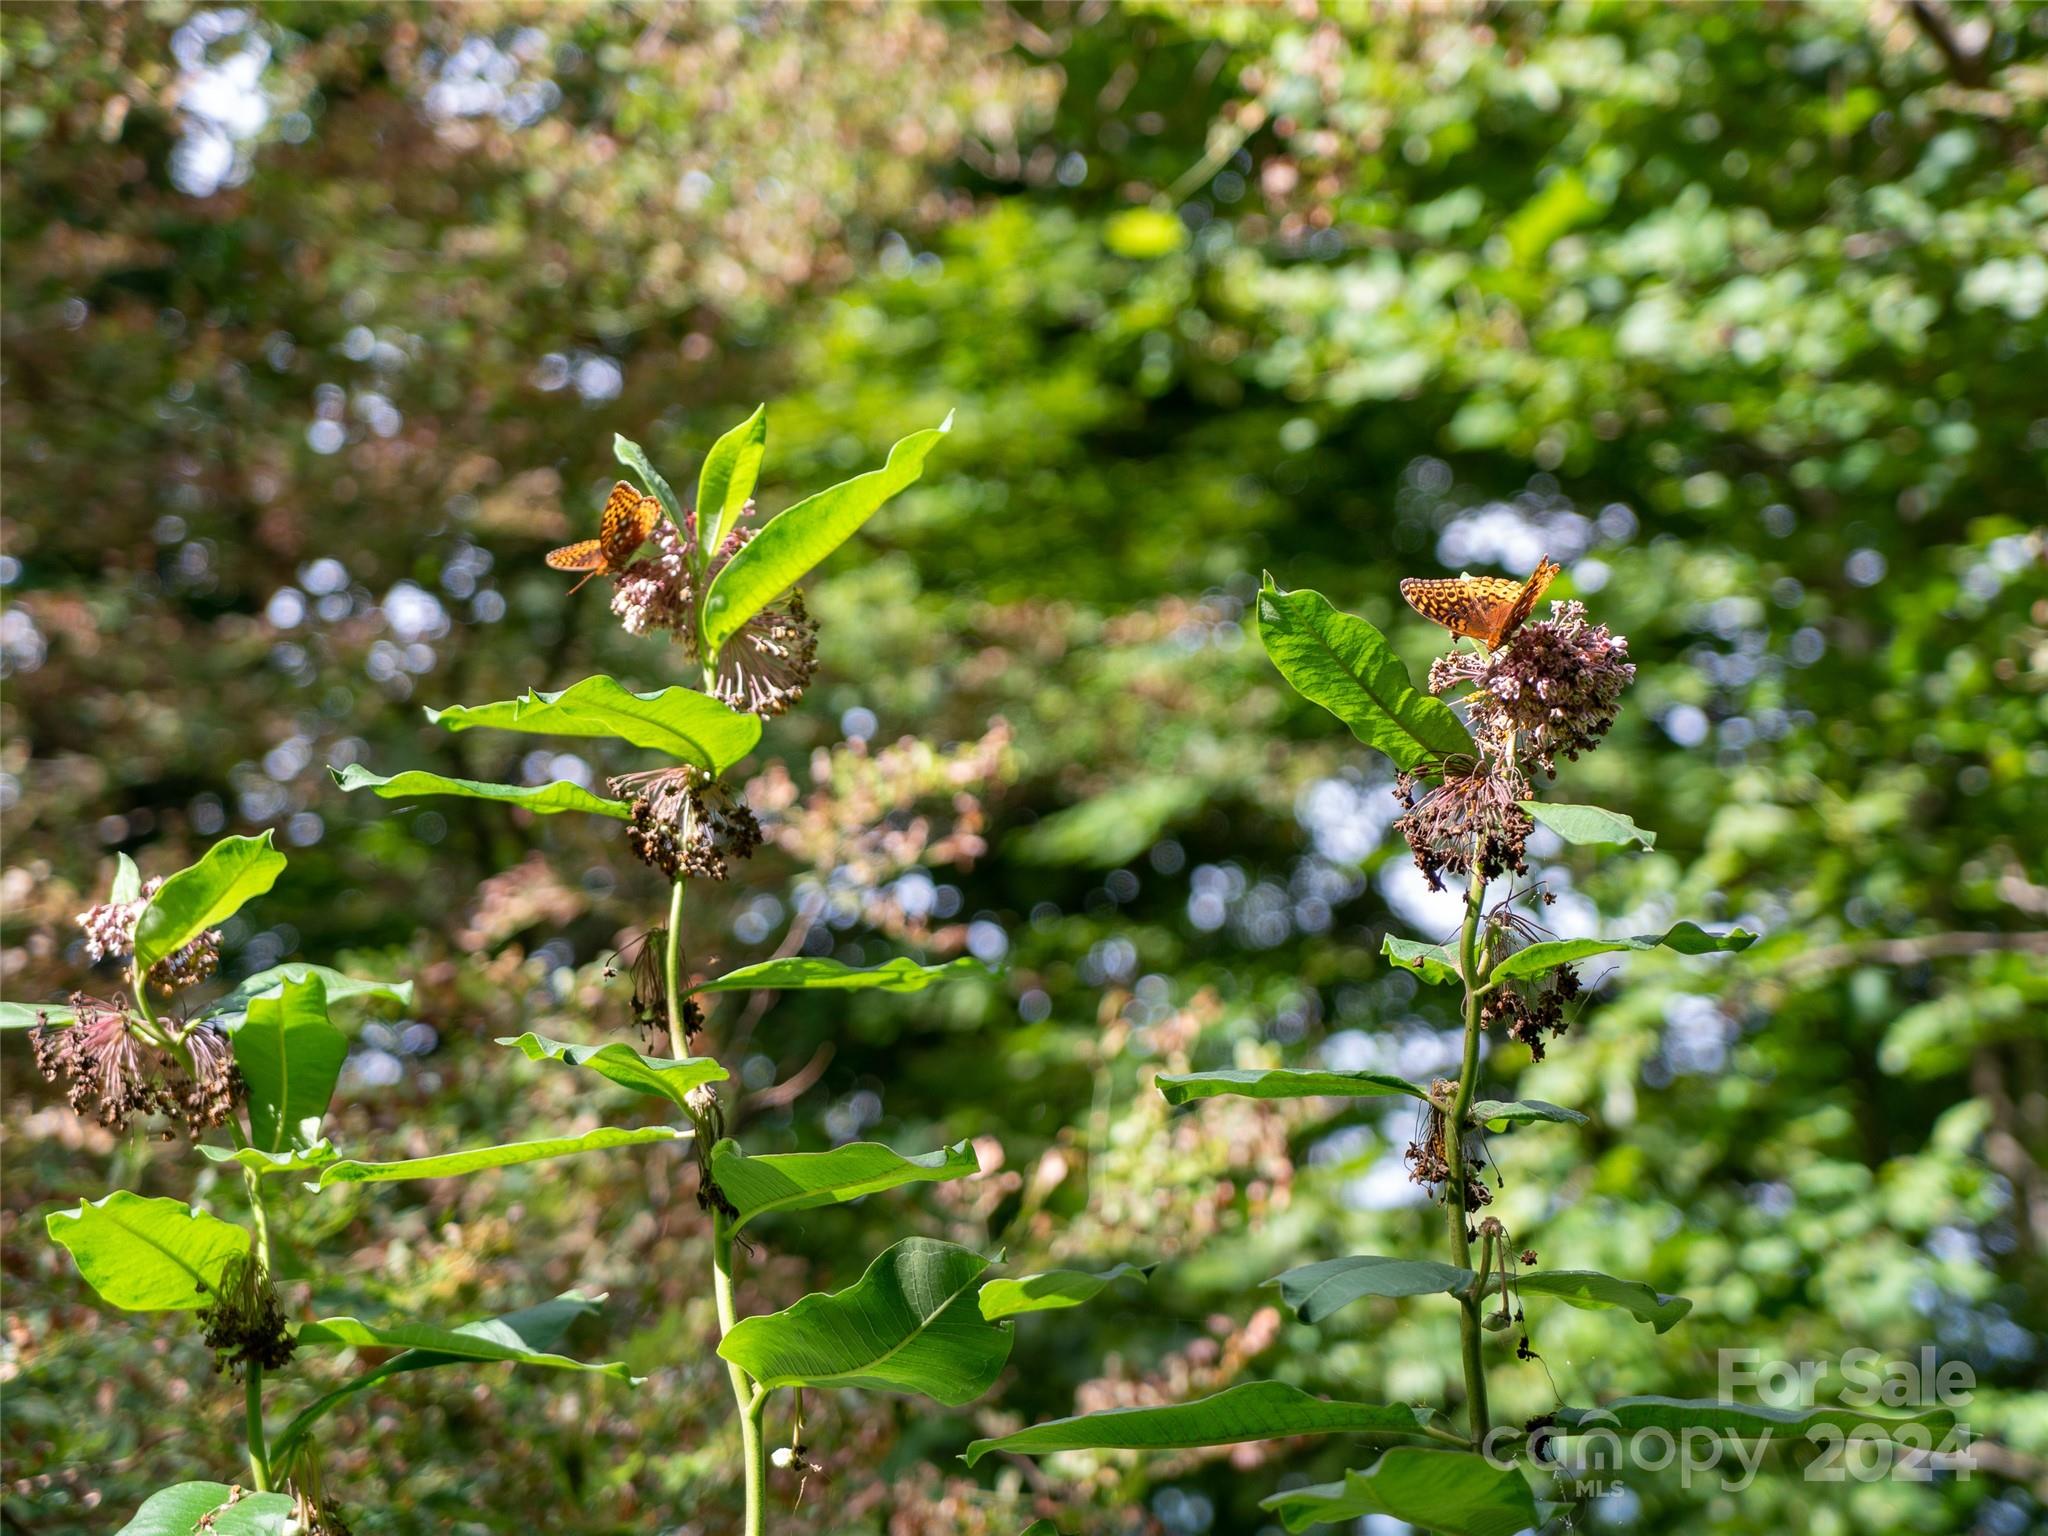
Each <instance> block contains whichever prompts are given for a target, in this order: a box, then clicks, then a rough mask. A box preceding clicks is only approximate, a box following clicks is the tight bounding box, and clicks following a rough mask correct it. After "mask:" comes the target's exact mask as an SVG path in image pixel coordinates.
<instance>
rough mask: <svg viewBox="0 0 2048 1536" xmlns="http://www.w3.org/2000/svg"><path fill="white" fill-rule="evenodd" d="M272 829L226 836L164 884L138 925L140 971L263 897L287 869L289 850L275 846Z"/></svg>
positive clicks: (158, 889) (137, 948) (136, 971)
mask: <svg viewBox="0 0 2048 1536" xmlns="http://www.w3.org/2000/svg"><path fill="white" fill-rule="evenodd" d="M270 838H271V834H270V833H268V832H265V833H263V834H262V835H261V836H260V837H224V838H222V839H221V840H220V841H219V842H217V843H215V844H214V845H213V846H212V847H211V848H209V849H207V850H206V853H205V854H204V855H203V856H202V857H201V858H200V860H199V862H198V863H197V864H194V865H192V866H191V867H190V868H189V869H181V870H179V871H178V872H177V873H176V874H175V875H172V876H171V877H170V879H168V880H166V881H165V882H164V883H163V884H162V885H160V886H158V887H157V893H156V895H155V896H153V897H152V898H150V903H149V905H148V906H147V907H145V908H143V911H142V916H141V918H140V919H139V920H138V921H137V922H136V924H135V973H136V975H138V976H140V975H142V974H144V973H145V972H147V971H148V970H149V968H150V967H151V966H153V965H155V964H156V963H157V961H159V960H161V959H163V957H164V956H165V955H170V954H175V953H177V951H179V950H181V949H183V948H184V947H185V946H186V945H187V944H190V943H191V942H192V941H193V940H194V939H196V938H198V937H199V935H201V934H202V933H204V932H206V930H207V929H209V928H216V927H218V926H219V925H220V924H222V923H224V922H226V921H227V920H228V919H229V918H231V917H233V916H234V915H235V913H236V912H237V911H239V910H240V909H241V907H242V904H243V903H244V902H247V901H250V900H253V899H254V898H255V897H258V896H261V895H262V894H263V893H264V892H265V891H267V890H269V889H270V888H271V887H272V886H273V885H275V884H276V883H277V877H278V876H279V875H281V874H283V873H284V855H283V854H281V853H279V852H278V851H277V850H276V849H275V848H272V847H271V846H270Z"/></svg>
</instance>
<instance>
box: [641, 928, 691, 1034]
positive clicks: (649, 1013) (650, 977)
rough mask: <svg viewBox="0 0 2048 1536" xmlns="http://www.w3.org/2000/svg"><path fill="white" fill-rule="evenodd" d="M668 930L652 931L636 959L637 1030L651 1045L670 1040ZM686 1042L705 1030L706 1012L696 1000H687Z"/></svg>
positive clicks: (684, 1015)
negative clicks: (699, 1031) (701, 1030)
mask: <svg viewBox="0 0 2048 1536" xmlns="http://www.w3.org/2000/svg"><path fill="white" fill-rule="evenodd" d="M667 947H668V930H667V929H666V928H654V929H650V930H649V931H648V933H647V935H646V937H644V938H643V939H641V941H640V952H639V954H637V955H635V956H634V957H633V1003H632V1021H633V1027H634V1028H636V1029H638V1030H639V1031H640V1033H641V1035H642V1037H643V1038H644V1039H645V1041H646V1043H647V1044H648V1045H650V1046H651V1045H655V1044H658V1043H660V1042H662V1041H665V1040H667V1039H668V965H667V955H666V950H667ZM682 1014H683V1041H684V1043H685V1044H687V1043H688V1042H689V1041H690V1040H692V1039H694V1038H695V1037H696V1034H697V1031H698V1030H700V1029H702V1028H703V1027H704V1010H703V1009H702V1008H700V1007H698V1006H697V1001H696V999H695V998H688V997H686V998H684V999H683V1009H682Z"/></svg>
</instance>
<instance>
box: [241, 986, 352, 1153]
mask: <svg viewBox="0 0 2048 1536" xmlns="http://www.w3.org/2000/svg"><path fill="white" fill-rule="evenodd" d="M347 1059H348V1036H346V1035H344V1034H343V1033H342V1032H341V1031H340V1030H338V1029H336V1028H335V1027H334V1025H333V1024H332V1023H330V1022H329V1021H328V1018H327V984H326V983H325V982H323V981H322V980H321V979H320V978H319V977H318V976H308V977H307V978H306V979H305V980H303V981H287V982H286V983H285V984H284V987H283V989H282V991H281V992H280V993H279V995H278V996H276V997H258V998H252V999H251V1000H250V1002H249V1013H248V1017H247V1018H245V1019H244V1020H243V1021H242V1027H241V1028H240V1029H238V1030H236V1031H235V1065H236V1066H238V1067H240V1068H241V1069H242V1079H243V1081H244V1082H246V1083H247V1084H248V1085H249V1140H250V1143H251V1144H252V1145H254V1146H255V1147H256V1148H257V1149H258V1150H260V1151H264V1152H283V1151H285V1150H287V1149H288V1148H289V1147H291V1146H292V1145H293V1143H294V1142H296V1141H299V1140H302V1139H307V1138H305V1137H304V1136H303V1133H302V1127H304V1126H305V1125H306V1123H307V1122H308V1121H311V1122H313V1123H315V1124H317V1123H318V1122H319V1121H320V1119H321V1117H323V1116H324V1115H325V1114H326V1113H327V1101H328V1100H329V1099H330V1098H332V1097H333V1095H334V1085H335V1083H336V1082H337V1081H338V1080H339V1079H340V1077H341V1065H342V1063H343V1062H344V1061H346V1060H347Z"/></svg>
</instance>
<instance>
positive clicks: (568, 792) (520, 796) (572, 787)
mask: <svg viewBox="0 0 2048 1536" xmlns="http://www.w3.org/2000/svg"><path fill="white" fill-rule="evenodd" d="M327 771H328V772H329V773H331V774H333V775H334V782H335V783H337V784H339V785H340V786H341V787H342V788H343V789H344V790H357V789H367V790H369V791H370V792H371V793H372V794H374V795H375V796H376V797H377V798H378V799H380V800H407V799H411V798H412V797H413V796H415V795H459V796H461V797H462V798H463V799H465V800H498V801H502V802H504V803H505V804H508V805H517V806H521V807H523V808H524V809H526V810H529V811H532V812H534V813H535V814H536V815H539V816H553V815H555V814H556V813H557V812H560V811H588V812H590V814H591V815H593V816H609V817H611V818H612V820H614V821H631V820H632V819H633V808H632V806H630V805H628V804H627V803H626V802H625V801H623V800H608V799H606V798H605V797H604V796H603V795H596V794H592V793H591V792H590V791H589V790H587V789H585V788H584V787H583V786H582V785H581V784H571V783H569V782H567V781H562V782H559V783H555V784H481V783H478V782H477V781H476V780H475V779H449V778H443V777H442V776H441V775H440V774H438V773H423V772H421V771H420V770H419V769H417V768H412V769H407V770H406V771H405V772H404V773H395V774H393V775H391V776H390V777H389V778H385V777H384V776H383V775H381V774H375V773H372V772H370V771H369V769H367V768H363V767H360V766H358V765H357V764H355V763H350V764H349V765H348V766H347V767H346V768H330V769H328V770H327Z"/></svg>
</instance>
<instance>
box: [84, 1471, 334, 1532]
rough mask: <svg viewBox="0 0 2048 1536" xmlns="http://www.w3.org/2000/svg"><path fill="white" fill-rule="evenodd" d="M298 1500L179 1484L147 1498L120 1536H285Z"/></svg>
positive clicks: (214, 1486)
mask: <svg viewBox="0 0 2048 1536" xmlns="http://www.w3.org/2000/svg"><path fill="white" fill-rule="evenodd" d="M292 1503H293V1501H292V1498H291V1496H290V1495H289V1494H283V1493H257V1492H254V1491H253V1490H251V1489H248V1488H243V1487H240V1486H234V1487H230V1486H229V1485H228V1484H226V1483H179V1484H177V1485H176V1486H175V1487H171V1488H159V1489H158V1490H157V1491H156V1492H155V1493H152V1494H151V1495H150V1496H149V1497H148V1498H146V1499H144V1500H143V1501H142V1503H141V1505H140V1507H138V1508H137V1509H136V1511H135V1513H134V1515H133V1516H132V1517H131V1518H130V1519H129V1521H128V1523H127V1524H126V1525H124V1526H122V1527H121V1529H120V1530H119V1531H118V1532H116V1533H115V1536H284V1533H285V1531H286V1528H287V1526H288V1524H289V1522H290V1520H291V1517H292Z"/></svg>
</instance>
